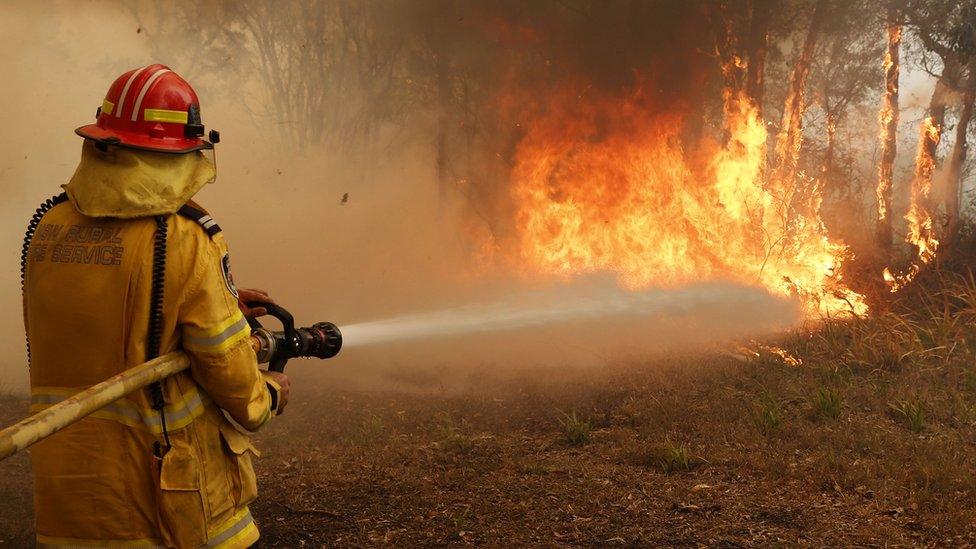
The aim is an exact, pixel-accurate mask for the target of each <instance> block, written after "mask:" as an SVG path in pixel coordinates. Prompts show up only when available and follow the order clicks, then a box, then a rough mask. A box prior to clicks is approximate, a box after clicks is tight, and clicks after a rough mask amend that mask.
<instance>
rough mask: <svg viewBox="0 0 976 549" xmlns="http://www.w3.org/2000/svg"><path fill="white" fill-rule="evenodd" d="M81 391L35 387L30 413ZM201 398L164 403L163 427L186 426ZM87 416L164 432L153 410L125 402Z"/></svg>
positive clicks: (196, 414) (192, 394)
mask: <svg viewBox="0 0 976 549" xmlns="http://www.w3.org/2000/svg"><path fill="white" fill-rule="evenodd" d="M84 389H85V388H84V387H81V388H77V387H36V388H34V389H32V390H31V405H30V411H31V413H32V414H36V413H37V412H39V411H41V410H43V409H45V408H48V407H49V406H51V405H53V404H57V403H59V402H61V401H62V400H65V399H67V398H68V397H70V396H72V395H74V394H76V393H78V392H80V391H83V390H84ZM204 398H206V397H204V396H202V395H201V393H200V391H198V390H196V389H191V390H190V391H188V392H187V393H186V394H184V395H183V396H182V398H180V399H178V400H175V401H173V402H167V403H166V407H165V408H164V409H163V410H164V412H165V413H166V427H167V428H168V429H179V428H181V427H186V426H187V425H189V424H190V423H191V422H192V421H193V420H194V419H196V418H198V417H200V416H201V415H202V414H203V411H204V409H205V408H204V403H203V399H204ZM89 417H95V418H99V419H108V420H111V421H117V422H119V423H122V424H124V425H128V426H129V427H137V428H142V429H146V430H148V431H149V432H151V433H154V434H157V435H158V434H162V432H163V425H162V421H161V419H160V417H159V412H157V411H156V410H153V409H152V408H144V407H141V406H138V405H137V404H135V403H134V402H132V401H131V400H127V399H122V400H117V401H115V402H113V403H111V404H109V405H108V406H105V407H104V408H102V409H101V410H99V411H97V412H95V413H94V414H92V415H91V416H89Z"/></svg>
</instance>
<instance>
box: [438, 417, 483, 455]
mask: <svg viewBox="0 0 976 549" xmlns="http://www.w3.org/2000/svg"><path fill="white" fill-rule="evenodd" d="M466 431H467V423H466V422H465V421H464V420H462V421H461V425H460V426H458V425H455V424H454V422H453V421H447V422H446V423H445V424H444V425H442V426H441V427H440V435H441V440H440V441H439V442H438V447H439V448H440V449H441V450H444V451H445V452H449V453H454V454H466V453H468V452H470V451H471V448H472V447H474V441H472V440H471V437H470V436H468V435H467V433H466Z"/></svg>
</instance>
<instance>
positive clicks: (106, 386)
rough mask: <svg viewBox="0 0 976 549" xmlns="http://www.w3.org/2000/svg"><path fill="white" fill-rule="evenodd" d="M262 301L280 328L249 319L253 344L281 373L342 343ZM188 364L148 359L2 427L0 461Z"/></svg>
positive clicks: (174, 358) (330, 331) (171, 357)
mask: <svg viewBox="0 0 976 549" xmlns="http://www.w3.org/2000/svg"><path fill="white" fill-rule="evenodd" d="M248 305H249V306H260V307H264V308H266V309H267V310H268V314H269V315H271V316H273V317H275V318H277V319H278V320H279V321H280V322H281V325H282V329H281V330H279V331H271V330H268V329H266V328H265V327H264V326H262V325H261V323H260V322H259V321H258V320H257V319H249V320H248V322H249V323H250V325H251V346H252V347H253V348H254V351H255V354H256V355H257V357H258V362H259V363H262V364H263V363H267V364H268V369H269V370H271V371H275V372H282V371H284V369H285V364H286V363H287V362H288V361H289V360H290V359H292V358H298V357H307V358H320V359H326V358H332V357H334V356H335V355H337V354H339V350H340V349H341V348H342V334H341V333H340V332H339V328H337V327H336V326H335V324H332V323H331V322H319V323H316V324H314V325H312V326H309V327H306V328H296V327H295V321H294V318H293V317H292V315H291V313H289V312H288V311H286V310H285V309H284V308H283V307H281V306H279V305H275V304H273V303H249V304H248ZM189 367H190V357H189V356H187V354H186V353H184V352H182V351H176V352H172V353H169V354H166V355H163V356H161V357H158V358H155V359H153V360H150V361H148V362H144V363H142V364H140V365H138V366H135V367H133V368H129V369H128V370H125V371H123V372H121V373H119V374H116V375H114V376H112V377H110V378H108V379H106V380H105V381H103V382H101V383H98V384H96V385H92V386H91V387H89V388H88V389H85V390H83V391H81V392H79V393H77V394H75V395H72V396H71V397H69V398H67V399H65V400H63V401H61V402H59V403H57V404H54V405H52V406H50V407H49V408H45V409H44V410H42V411H40V412H38V413H36V414H34V415H32V416H29V417H27V418H25V419H23V420H21V421H19V422H17V423H16V424H14V425H12V426H10V427H7V428H6V429H4V430H2V431H0V461H3V460H4V459H7V458H8V457H10V456H12V455H14V454H16V453H17V452H19V451H21V450H23V449H25V448H27V447H29V446H31V445H32V444H34V443H35V442H38V441H40V440H43V439H45V438H47V437H49V436H51V435H53V434H54V433H56V432H58V431H60V430H61V429H63V428H65V427H67V426H69V425H71V424H72V423H75V422H77V421H80V420H82V419H84V418H85V417H87V416H89V415H91V414H93V413H95V412H97V411H98V410H100V409H102V408H104V407H105V406H108V405H109V404H111V403H113V402H115V401H117V400H119V399H121V398H123V397H125V396H126V395H128V394H131V393H134V392H136V391H138V390H139V389H143V388H145V387H148V386H149V385H151V384H153V383H155V382H157V381H160V380H162V379H164V378H167V377H169V376H171V375H173V374H176V373H178V372H181V371H183V370H185V369H187V368H189Z"/></svg>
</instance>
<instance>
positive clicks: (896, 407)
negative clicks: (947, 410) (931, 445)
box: [888, 400, 925, 433]
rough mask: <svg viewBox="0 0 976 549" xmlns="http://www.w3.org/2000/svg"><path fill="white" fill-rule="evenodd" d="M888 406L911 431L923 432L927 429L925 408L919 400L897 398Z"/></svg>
mask: <svg viewBox="0 0 976 549" xmlns="http://www.w3.org/2000/svg"><path fill="white" fill-rule="evenodd" d="M888 408H889V409H890V410H891V411H892V413H893V414H894V415H895V418H896V419H898V420H899V421H900V422H902V423H903V424H904V425H905V426H906V427H908V429H909V430H910V431H911V432H913V433H921V432H922V430H923V429H925V409H924V408H923V407H922V403H921V402H919V401H918V400H896V401H895V402H891V403H889V404H888Z"/></svg>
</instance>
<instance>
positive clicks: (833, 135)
mask: <svg viewBox="0 0 976 549" xmlns="http://www.w3.org/2000/svg"><path fill="white" fill-rule="evenodd" d="M836 142H837V115H836V114H835V113H832V112H829V113H827V143H826V145H825V147H824V160H823V165H822V166H821V167H820V181H821V183H820V184H821V185H822V186H824V187H826V184H827V180H828V179H829V178H830V176H831V174H832V173H833V171H834V144H835V143H836ZM844 194H845V195H846V194H850V190H849V189H848V190H847V191H845V192H844Z"/></svg>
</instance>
